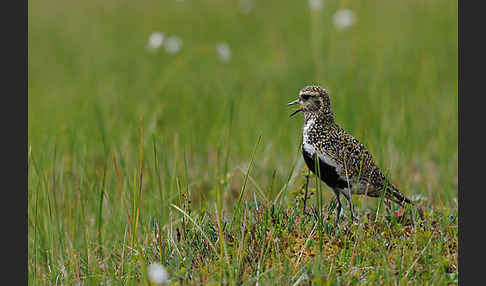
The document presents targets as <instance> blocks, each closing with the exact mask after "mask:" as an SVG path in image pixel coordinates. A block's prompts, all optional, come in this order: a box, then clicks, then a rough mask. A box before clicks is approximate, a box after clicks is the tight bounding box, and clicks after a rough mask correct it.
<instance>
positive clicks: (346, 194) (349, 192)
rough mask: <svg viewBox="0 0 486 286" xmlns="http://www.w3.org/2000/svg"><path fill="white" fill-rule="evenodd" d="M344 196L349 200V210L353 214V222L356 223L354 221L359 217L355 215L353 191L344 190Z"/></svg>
mask: <svg viewBox="0 0 486 286" xmlns="http://www.w3.org/2000/svg"><path fill="white" fill-rule="evenodd" d="M343 195H344V197H346V199H347V200H348V205H349V210H350V212H351V222H354V220H355V219H357V217H356V216H355V215H354V208H353V197H352V196H351V190H350V189H344V190H343Z"/></svg>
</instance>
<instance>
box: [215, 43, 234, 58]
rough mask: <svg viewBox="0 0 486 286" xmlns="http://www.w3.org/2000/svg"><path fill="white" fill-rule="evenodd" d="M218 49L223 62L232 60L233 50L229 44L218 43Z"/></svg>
mask: <svg viewBox="0 0 486 286" xmlns="http://www.w3.org/2000/svg"><path fill="white" fill-rule="evenodd" d="M216 51H217V52H218V56H219V59H220V60H222V61H223V62H229V61H230V60H231V50H230V47H229V46H228V44H226V43H219V44H217V45H216Z"/></svg>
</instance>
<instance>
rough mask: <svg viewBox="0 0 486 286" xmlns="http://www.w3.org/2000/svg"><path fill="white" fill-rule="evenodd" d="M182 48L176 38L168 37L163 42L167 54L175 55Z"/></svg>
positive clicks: (180, 42) (180, 41)
mask: <svg viewBox="0 0 486 286" xmlns="http://www.w3.org/2000/svg"><path fill="white" fill-rule="evenodd" d="M181 47H182V40H181V39H180V38H179V37H177V36H170V37H168V38H167V41H165V51H166V52H167V53H169V54H175V53H177V52H178V51H179V50H180V49H181Z"/></svg>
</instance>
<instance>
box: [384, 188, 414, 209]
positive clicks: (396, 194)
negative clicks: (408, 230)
mask: <svg viewBox="0 0 486 286" xmlns="http://www.w3.org/2000/svg"><path fill="white" fill-rule="evenodd" d="M386 198H387V199H389V200H391V201H394V202H395V203H397V204H399V205H400V206H402V207H404V206H405V203H407V204H411V203H412V201H411V200H410V199H409V198H407V197H406V196H405V195H404V194H402V192H400V190H399V189H398V188H397V187H396V186H395V185H393V184H391V186H390V187H388V188H387V190H386Z"/></svg>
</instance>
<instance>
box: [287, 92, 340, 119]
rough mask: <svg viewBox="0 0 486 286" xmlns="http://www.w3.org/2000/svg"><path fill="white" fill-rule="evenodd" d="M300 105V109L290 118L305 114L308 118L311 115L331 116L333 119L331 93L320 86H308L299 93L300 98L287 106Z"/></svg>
mask: <svg viewBox="0 0 486 286" xmlns="http://www.w3.org/2000/svg"><path fill="white" fill-rule="evenodd" d="M294 104H299V105H300V107H299V108H298V109H297V110H296V111H294V112H293V113H292V114H291V115H290V116H293V115H295V114H297V113H299V112H303V113H304V116H305V117H306V118H307V117H309V116H311V115H313V114H314V115H322V116H330V117H331V118H332V111H331V101H330V99H329V93H328V92H327V90H326V89H325V88H323V87H320V86H318V85H310V86H306V87H304V88H303V89H301V90H300V92H299V98H298V99H296V100H294V101H292V102H290V103H288V104H287V106H290V105H294Z"/></svg>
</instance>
